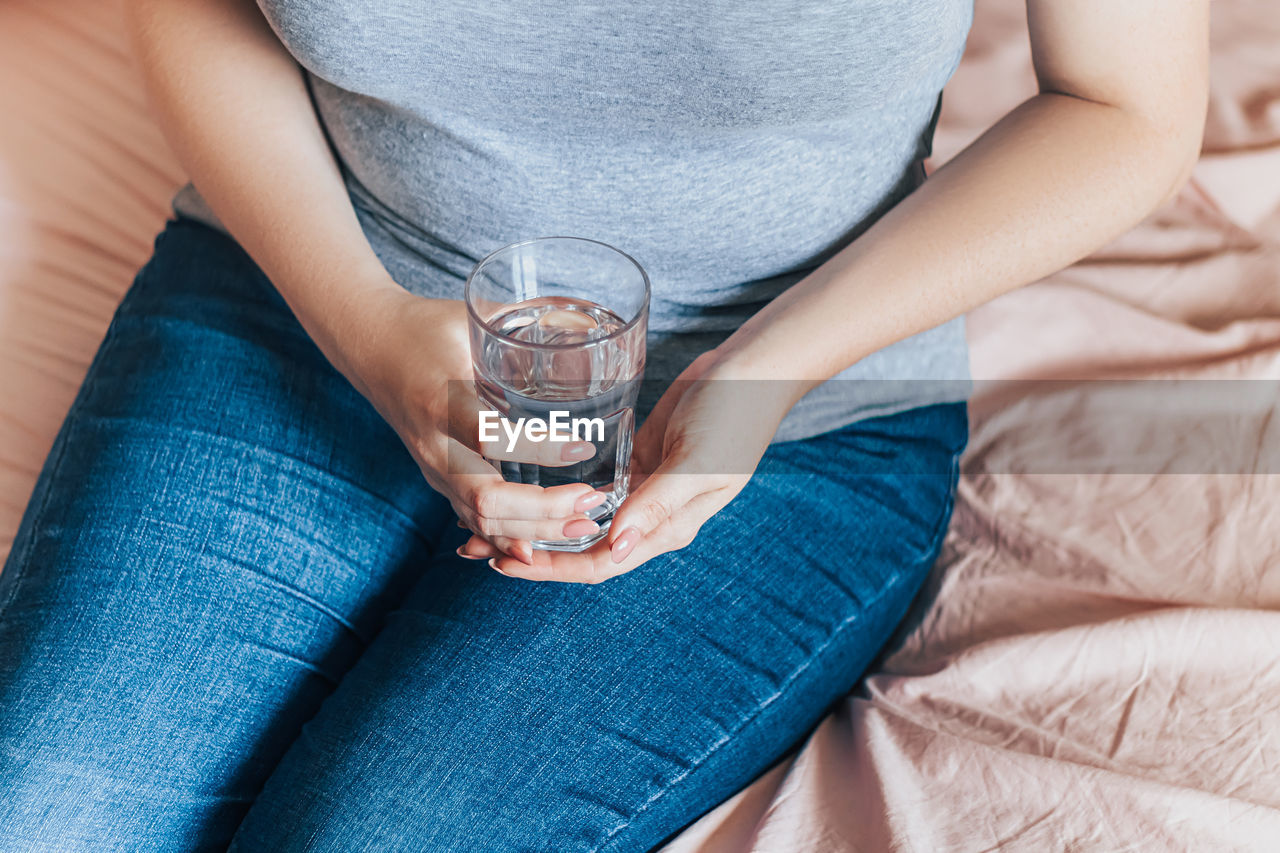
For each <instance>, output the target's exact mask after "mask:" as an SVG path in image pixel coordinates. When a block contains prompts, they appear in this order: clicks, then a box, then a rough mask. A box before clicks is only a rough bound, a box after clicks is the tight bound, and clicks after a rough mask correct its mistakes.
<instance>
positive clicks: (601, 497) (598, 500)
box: [573, 491, 609, 512]
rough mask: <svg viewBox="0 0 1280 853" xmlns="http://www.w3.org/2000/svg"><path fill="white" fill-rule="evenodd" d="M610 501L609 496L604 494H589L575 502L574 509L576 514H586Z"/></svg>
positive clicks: (593, 492)
mask: <svg viewBox="0 0 1280 853" xmlns="http://www.w3.org/2000/svg"><path fill="white" fill-rule="evenodd" d="M608 499H609V496H608V495H606V494H605V493H604V492H596V491H591V492H587V493H586V494H585V495H583V496H582V497H580V498H578V499H577V500H576V501H574V503H573V509H574V512H586V511H587V510H589V509H591V508H592V507H596V506H600V504H602V503H604V502H605V501H606V500H608Z"/></svg>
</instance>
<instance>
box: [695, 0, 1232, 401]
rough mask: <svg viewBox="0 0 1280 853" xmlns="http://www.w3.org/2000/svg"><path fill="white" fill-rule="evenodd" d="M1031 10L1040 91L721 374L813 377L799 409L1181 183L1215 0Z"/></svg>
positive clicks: (833, 265) (1139, 0)
mask: <svg viewBox="0 0 1280 853" xmlns="http://www.w3.org/2000/svg"><path fill="white" fill-rule="evenodd" d="M1027 7H1028V15H1029V23H1030V34H1031V45H1032V52H1033V56H1034V60H1035V69H1036V75H1037V77H1038V79H1039V84H1040V92H1039V94H1037V95H1036V96H1034V97H1032V98H1031V99H1029V100H1028V101H1026V102H1025V103H1023V104H1022V105H1021V106H1019V107H1018V108H1017V109H1015V110H1014V111H1013V112H1011V113H1009V114H1008V115H1007V116H1005V117H1004V118H1003V119H1002V120H1001V121H1000V122H998V123H997V124H995V125H994V126H993V127H991V128H990V129H989V130H987V132H986V133H984V134H983V135H982V136H981V137H979V138H978V139H977V140H976V141H975V142H974V143H973V144H972V145H970V146H969V147H968V148H967V149H965V150H964V151H963V152H961V154H959V155H958V156H957V157H956V158H955V159H954V160H952V161H951V162H949V163H947V164H946V165H945V166H944V167H943V168H941V169H939V170H938V172H937V173H936V174H934V175H933V176H931V177H930V178H929V180H928V181H926V182H925V183H924V185H923V186H922V187H921V188H920V189H918V190H917V191H916V192H915V193H913V194H912V195H911V196H909V197H908V198H907V199H905V200H904V201H903V202H902V203H901V204H899V205H898V206H897V207H895V208H894V209H893V210H892V211H891V212H890V213H888V214H887V215H886V216H885V217H883V218H882V219H881V220H880V221H878V222H877V223H876V224H875V225H874V226H873V227H872V228H871V229H869V230H868V231H867V233H866V234H864V235H863V236H862V237H861V238H859V239H858V240H856V241H855V242H854V243H853V244H851V245H850V246H848V247H847V248H845V249H844V250H843V251H841V252H840V253H839V254H837V255H836V256H835V257H833V258H832V259H831V260H830V261H828V262H827V263H825V264H823V265H822V266H821V267H819V268H818V269H817V270H815V271H814V272H813V273H812V274H811V275H809V276H808V277H807V278H806V279H805V280H804V281H802V282H800V283H798V284H797V285H796V286H795V287H793V288H791V289H790V290H789V291H787V292H786V293H785V294H784V295H783V296H781V297H779V298H778V299H776V300H774V302H773V303H771V304H770V305H769V306H767V307H766V308H765V309H764V310H762V311H761V312H759V313H758V314H757V315H756V316H755V317H753V318H752V319H751V321H750V322H748V323H746V324H744V325H743V327H742V328H741V329H740V330H739V331H738V332H737V333H735V334H734V335H733V337H732V338H731V339H730V340H729V341H728V342H727V343H726V345H725V346H724V347H723V348H722V352H721V353H720V356H721V361H722V363H723V364H724V365H725V367H726V369H727V372H728V373H730V374H732V375H745V376H752V377H769V378H780V379H781V378H785V379H804V380H808V381H805V382H802V383H796V384H795V387H794V388H793V389H792V399H790V401H789V402H790V403H794V402H795V399H796V398H798V395H799V394H802V393H803V392H805V391H807V390H808V389H809V388H811V387H813V385H814V384H816V383H817V381H820V380H823V379H826V378H829V377H830V376H832V375H834V374H835V373H837V372H839V371H840V370H842V369H844V368H845V367H848V366H849V365H851V364H853V363H854V362H856V361H858V360H859V359H861V358H863V357H865V356H867V355H869V354H870V353H872V352H875V351H876V350H878V349H880V348H882V347H884V346H887V345H888V344H890V343H893V342H895V341H897V340H901V339H902V338H905V337H907V336H909V335H911V334H914V333H916V332H920V331H923V330H925V329H927V328H930V327H932V326H935V325H937V324H939V323H941V322H944V321H946V320H949V319H951V318H953V317H955V316H957V315H959V314H962V313H964V312H965V311H967V310H969V309H971V308H973V307H975V306H977V305H980V304H982V303H983V302H986V301H988V300H990V299H992V298H993V297H995V296H998V295H999V294H1001V293H1004V292H1006V291H1009V290H1012V289H1014V288H1016V287H1019V286H1020V285H1023V284H1027V283H1028V282H1031V281H1035V280H1036V279H1039V278H1042V277H1043V276H1046V275H1048V274H1050V273H1052V272H1054V271H1056V270H1059V269H1061V268H1062V267H1065V266H1067V265H1068V264H1070V263H1072V262H1074V261H1076V260H1078V259H1079V258H1081V257H1083V256H1084V255H1087V254H1088V253H1090V252H1092V251H1093V250H1094V249H1096V248H1098V247H1099V246H1101V245H1102V244H1104V243H1105V242H1107V241H1108V240H1110V239H1112V238H1113V237H1115V236H1117V235H1118V234H1120V233H1122V232H1123V231H1125V230H1127V229H1128V228H1130V227H1132V226H1133V225H1135V224H1136V223H1137V222H1139V221H1140V220H1141V219H1142V218H1143V217H1145V216H1146V215H1147V214H1148V213H1150V212H1151V210H1152V209H1154V208H1155V207H1156V206H1158V205H1159V204H1160V203H1162V202H1163V201H1165V200H1166V199H1168V198H1169V197H1171V196H1172V195H1173V194H1174V193H1175V192H1176V191H1177V189H1178V188H1179V187H1180V186H1181V185H1182V183H1183V182H1184V181H1185V180H1186V178H1187V176H1188V175H1189V174H1190V171H1191V168H1192V166H1193V165H1194V163H1195V160H1196V157H1197V155H1198V153H1199V147H1200V139H1201V135H1202V132H1203V127H1204V116H1205V110H1206V105H1207V97H1208V9H1209V3H1208V2H1207V0H1131V2H1126V3H1113V2H1109V0H1073V2H1070V3H1063V2H1059V0H1028V3H1027ZM817 330H827V332H826V333H825V334H824V333H823V332H822V331H817ZM815 337H816V338H818V339H821V340H822V341H824V343H825V344H827V345H825V346H824V347H821V348H818V347H813V346H811V345H810V342H811V341H813V340H814V339H815Z"/></svg>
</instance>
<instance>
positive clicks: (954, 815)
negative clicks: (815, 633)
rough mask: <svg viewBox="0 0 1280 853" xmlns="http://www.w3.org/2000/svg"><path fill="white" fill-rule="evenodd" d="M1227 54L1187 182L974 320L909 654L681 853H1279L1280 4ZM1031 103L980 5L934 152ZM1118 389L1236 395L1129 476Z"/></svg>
mask: <svg viewBox="0 0 1280 853" xmlns="http://www.w3.org/2000/svg"><path fill="white" fill-rule="evenodd" d="M1213 37H1214V59H1213V69H1212V71H1213V92H1212V98H1213V103H1212V107H1211V109H1210V116H1209V123H1208V128H1207V133H1206V139H1205V152H1204V155H1203V157H1202V159H1201V162H1200V163H1199V165H1198V166H1197V168H1196V172H1195V175H1194V178H1193V181H1192V183H1191V185H1190V186H1188V187H1187V188H1186V190H1185V191H1184V192H1183V193H1182V194H1181V195H1180V197H1179V198H1178V199H1176V201H1174V202H1173V203H1171V204H1169V205H1167V206H1166V207H1165V208H1163V209H1162V210H1160V211H1158V212H1157V213H1156V214H1155V215H1153V216H1152V217H1151V218H1150V219H1148V220H1147V221H1146V222H1145V223H1143V224H1142V225H1141V226H1140V227H1138V228H1137V229H1135V230H1134V231H1132V232H1131V233H1129V234H1127V235H1125V236H1124V237H1123V238H1121V239H1119V240H1117V241H1116V242H1115V243H1114V244H1113V245H1111V246H1108V247H1106V248H1105V249H1103V250H1102V251H1100V252H1098V253H1097V254H1096V255H1095V256H1094V257H1092V258H1090V259H1089V260H1087V261H1085V262H1082V263H1079V264H1077V265H1075V266H1073V267H1071V268H1070V269H1068V270H1065V271H1063V272H1062V273H1059V274H1058V275H1055V276H1052V277H1050V278H1049V279H1048V280H1046V281H1043V282H1040V283H1037V284H1035V285H1032V286H1030V287H1027V288H1024V289H1022V290H1020V291H1017V292H1014V293H1011V294H1009V295H1007V296H1005V297H1002V298H1001V299H999V300H996V301H995V302H993V303H991V304H989V305H987V306H984V307H983V308H981V309H979V310H977V311H975V312H973V314H972V315H971V317H970V320H969V334H970V343H971V347H972V355H973V367H974V373H975V377H977V378H978V379H979V380H980V381H979V384H978V386H977V393H976V396H975V399H974V402H973V405H972V406H971V414H972V417H973V438H972V443H971V447H970V450H969V451H968V453H967V454H966V458H965V465H964V471H963V476H962V480H961V484H960V496H959V500H958V502H957V507H956V512H955V520H954V523H953V525H952V529H951V532H950V535H949V536H948V539H947V543H946V550H945V553H944V555H943V557H942V559H941V560H940V562H939V564H938V566H937V567H936V569H935V571H934V574H933V577H932V579H931V582H930V584H929V586H928V588H927V590H926V594H925V595H924V596H923V597H922V600H921V601H920V602H918V604H917V607H916V612H915V613H914V614H913V617H912V622H911V624H910V625H909V626H908V627H909V631H908V632H906V635H905V637H903V638H902V639H901V644H900V646H899V647H898V650H897V651H896V653H894V654H893V655H892V656H890V657H889V659H888V660H887V661H886V662H885V664H884V665H883V666H882V667H881V668H880V670H879V671H878V672H877V673H875V674H873V675H872V676H871V677H870V678H869V679H868V680H867V684H866V687H865V689H864V690H860V691H858V692H857V693H856V694H855V695H853V696H850V697H849V698H848V699H847V700H846V701H844V702H843V703H842V704H841V706H840V707H839V708H838V709H837V710H836V711H835V712H834V713H833V714H831V715H830V716H829V717H827V718H826V719H825V720H824V721H823V722H822V723H821V725H820V726H819V728H818V729H817V731H816V732H815V733H814V734H813V736H812V737H811V738H810V739H809V740H808V742H807V743H805V744H804V746H803V748H802V749H800V750H799V752H798V753H797V754H795V755H793V756H790V757H788V758H787V759H786V760H785V761H783V762H782V763H781V764H779V765H778V766H777V767H775V768H774V769H773V770H771V771H770V772H769V773H767V774H766V775H765V776H764V777H763V778H761V779H760V780H758V781H757V782H756V783H755V784H753V785H752V786H750V787H749V788H748V789H747V790H745V791H743V792H742V793H741V794H739V795H738V796H737V797H735V798H733V799H732V800H730V801H729V802H727V803H725V804H723V805H722V806H721V807H720V808H718V809H717V810H715V811H714V812H712V813H711V814H709V815H707V816H706V817H705V818H703V819H702V820H701V821H699V822H698V823H697V824H695V825H694V826H693V827H691V828H690V829H688V830H687V831H686V832H685V833H683V834H682V835H681V836H680V837H679V838H678V839H677V840H676V841H675V842H673V843H672V844H671V845H670V846H669V848H668V853H685V851H694V850H697V851H717V853H721V851H723V853H729V851H792V850H805V851H845V850H858V851H880V850H904V851H939V850H964V851H979V850H996V849H999V850H1015V851H1023V850H1025V851H1048V850H1108V851H1113V850H1126V851H1127V850H1143V851H1146V850H1179V851H1182V850H1185V851H1210V850H1258V851H1264V850H1266V851H1274V850H1280V613H1278V612H1277V608H1280V475H1277V474H1274V473H1269V472H1275V471H1280V466H1277V465H1276V464H1275V452H1276V448H1277V447H1280V436H1278V435H1277V430H1278V429H1280V423H1278V422H1280V419H1276V418H1274V417H1273V416H1274V414H1275V413H1276V410H1277V400H1276V392H1277V388H1278V387H1280V382H1277V380H1280V13H1278V12H1277V9H1276V8H1275V6H1274V4H1273V3H1268V2H1261V1H1259V2H1241V0H1217V2H1215V3H1214V4H1213ZM1033 91H1034V79H1033V77H1032V74H1031V70H1030V58H1029V49H1028V45H1027V41H1026V36H1025V13H1024V11H1023V9H1022V8H1021V4H1020V3H1018V2H1016V0H979V3H978V15H977V20H976V23H975V28H974V31H973V34H972V37H971V39H970V46H969V50H968V52H967V54H966V57H965V60H964V64H963V66H962V68H961V69H960V71H959V72H958V74H957V77H956V79H955V80H954V81H953V83H952V85H951V86H950V87H949V88H948V90H947V93H946V96H945V98H944V103H945V109H944V116H943V119H942V121H941V124H940V128H939V134H938V140H937V143H938V144H937V146H936V154H937V155H938V156H939V159H945V158H946V157H948V156H950V155H951V154H952V153H954V152H955V151H957V150H958V149H959V148H960V147H962V146H963V145H964V144H967V142H968V141H969V140H971V139H972V138H974V137H975V136H976V135H977V134H978V133H979V132H980V131H981V129H982V128H983V127H985V126H986V125H987V124H989V123H990V121H992V120H993V119H994V118H995V117H996V116H998V115H999V114H1000V112H1001V111H1002V110H1005V109H1007V108H1008V107H1010V106H1012V105H1014V104H1015V103H1017V102H1018V100H1020V99H1021V98H1023V97H1025V96H1027V95H1029V94H1031V93H1032V92H1033ZM1042 379H1052V380H1059V381H1057V382H1053V383H1038V382H1033V381H1025V382H1010V381H1009V380H1042ZM1104 379H1105V380H1138V379H1148V380H1173V379H1183V380H1190V379H1195V380H1219V381H1216V382H1211V383H1206V384H1205V385H1204V386H1203V391H1200V392H1198V393H1192V394H1185V395H1184V394H1179V395H1172V402H1173V403H1175V404H1178V403H1181V404H1183V406H1184V407H1185V408H1189V409H1190V411H1177V408H1178V407H1177V405H1174V406H1173V407H1172V409H1173V411H1170V412H1168V413H1167V417H1165V418H1162V419H1161V420H1157V419H1153V418H1148V417H1138V418H1136V424H1135V429H1137V430H1138V433H1139V434H1138V435H1137V436H1136V438H1133V437H1131V438H1130V439H1129V440H1130V441H1133V442H1134V443H1133V445H1132V447H1133V450H1134V452H1137V453H1145V454H1147V458H1146V460H1145V462H1144V464H1141V465H1134V464H1133V463H1132V457H1126V456H1113V457H1110V459H1109V457H1108V456H1107V454H1106V448H1105V447H1103V448H1102V450H1101V452H1099V448H1098V447H1097V446H1096V445H1097V443H1098V439H1099V438H1100V436H1099V434H1098V432H1097V422H1096V407H1097V398H1098V392H1097V391H1096V390H1091V389H1096V388H1098V387H1099V383H1098V382H1097V380H1104ZM1225 380H1236V381H1235V382H1227V381H1225ZM1243 380H1257V381H1248V382H1245V381H1243ZM1143 387H1149V386H1143ZM1161 387H1163V386H1161ZM1187 404H1190V405H1189V406H1188V405H1187ZM1104 423H1105V421H1104ZM1206 423H1211V424H1212V425H1213V428H1214V436H1215V437H1217V438H1218V440H1221V437H1222V436H1230V437H1231V438H1232V439H1233V441H1232V442H1231V446H1219V447H1212V446H1211V447H1210V448H1209V449H1208V450H1206V446H1205V444H1204V443H1203V441H1202V439H1203V436H1202V435H1201V434H1200V431H1201V430H1202V428H1204V426H1205V424H1206ZM1101 438H1102V439H1103V444H1105V443H1106V441H1107V437H1106V436H1105V435H1104V436H1101ZM1064 448H1065V450H1064ZM1215 452H1219V453H1218V455H1217V456H1215V455H1214V453H1215ZM1046 453H1056V454H1057V458H1058V459H1059V460H1068V459H1071V458H1072V455H1073V454H1079V455H1081V456H1087V457H1089V458H1090V460H1091V461H1092V463H1093V464H1091V465H1090V466H1089V467H1088V469H1087V472H1078V471H1073V470H1072V469H1071V468H1070V467H1060V468H1059V469H1057V470H1051V471H1039V472H1038V471H1037V469H1038V468H1042V467H1043V466H1040V465H1039V464H1038V462H1039V461H1040V460H1041V459H1042V458H1043V457H1044V456H1045V454H1046ZM1251 459H1253V460H1258V462H1259V464H1257V465H1256V466H1255V467H1253V468H1251V467H1250V465H1249V462H1250V460H1251ZM1187 460H1191V464H1180V463H1186V461H1187ZM1262 463H1270V464H1262ZM1082 467H1083V466H1082ZM1166 470H1177V471H1183V472H1185V473H1163V471H1166ZM1247 471H1255V472H1256V473H1249V474H1246V473H1243V472H1247Z"/></svg>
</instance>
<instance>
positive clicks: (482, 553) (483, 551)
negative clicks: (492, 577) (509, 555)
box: [457, 533, 502, 560]
mask: <svg viewBox="0 0 1280 853" xmlns="http://www.w3.org/2000/svg"><path fill="white" fill-rule="evenodd" d="M457 554H458V556H459V557H462V558H464V559H467V560H488V559H491V558H493V557H500V556H502V552H501V551H499V550H498V549H497V548H496V547H495V546H494V545H493V544H492V543H491V542H489V541H488V540H486V539H484V538H482V537H480V536H476V535H475V534H474V533H473V534H472V535H471V538H470V539H468V540H467V541H466V542H464V543H463V544H462V545H460V546H459V547H458V550H457Z"/></svg>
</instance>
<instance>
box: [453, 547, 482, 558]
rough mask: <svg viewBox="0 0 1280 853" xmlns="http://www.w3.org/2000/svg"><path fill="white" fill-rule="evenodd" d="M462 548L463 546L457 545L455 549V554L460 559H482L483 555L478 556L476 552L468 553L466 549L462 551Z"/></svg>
mask: <svg viewBox="0 0 1280 853" xmlns="http://www.w3.org/2000/svg"><path fill="white" fill-rule="evenodd" d="M462 548H463V546H462V545H459V546H458V548H457V551H456V553H457V555H458V556H459V557H461V558H462V559H464V560H483V559H484V557H480V556H478V555H476V554H468V553H467V552H466V551H463V550H462Z"/></svg>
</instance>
